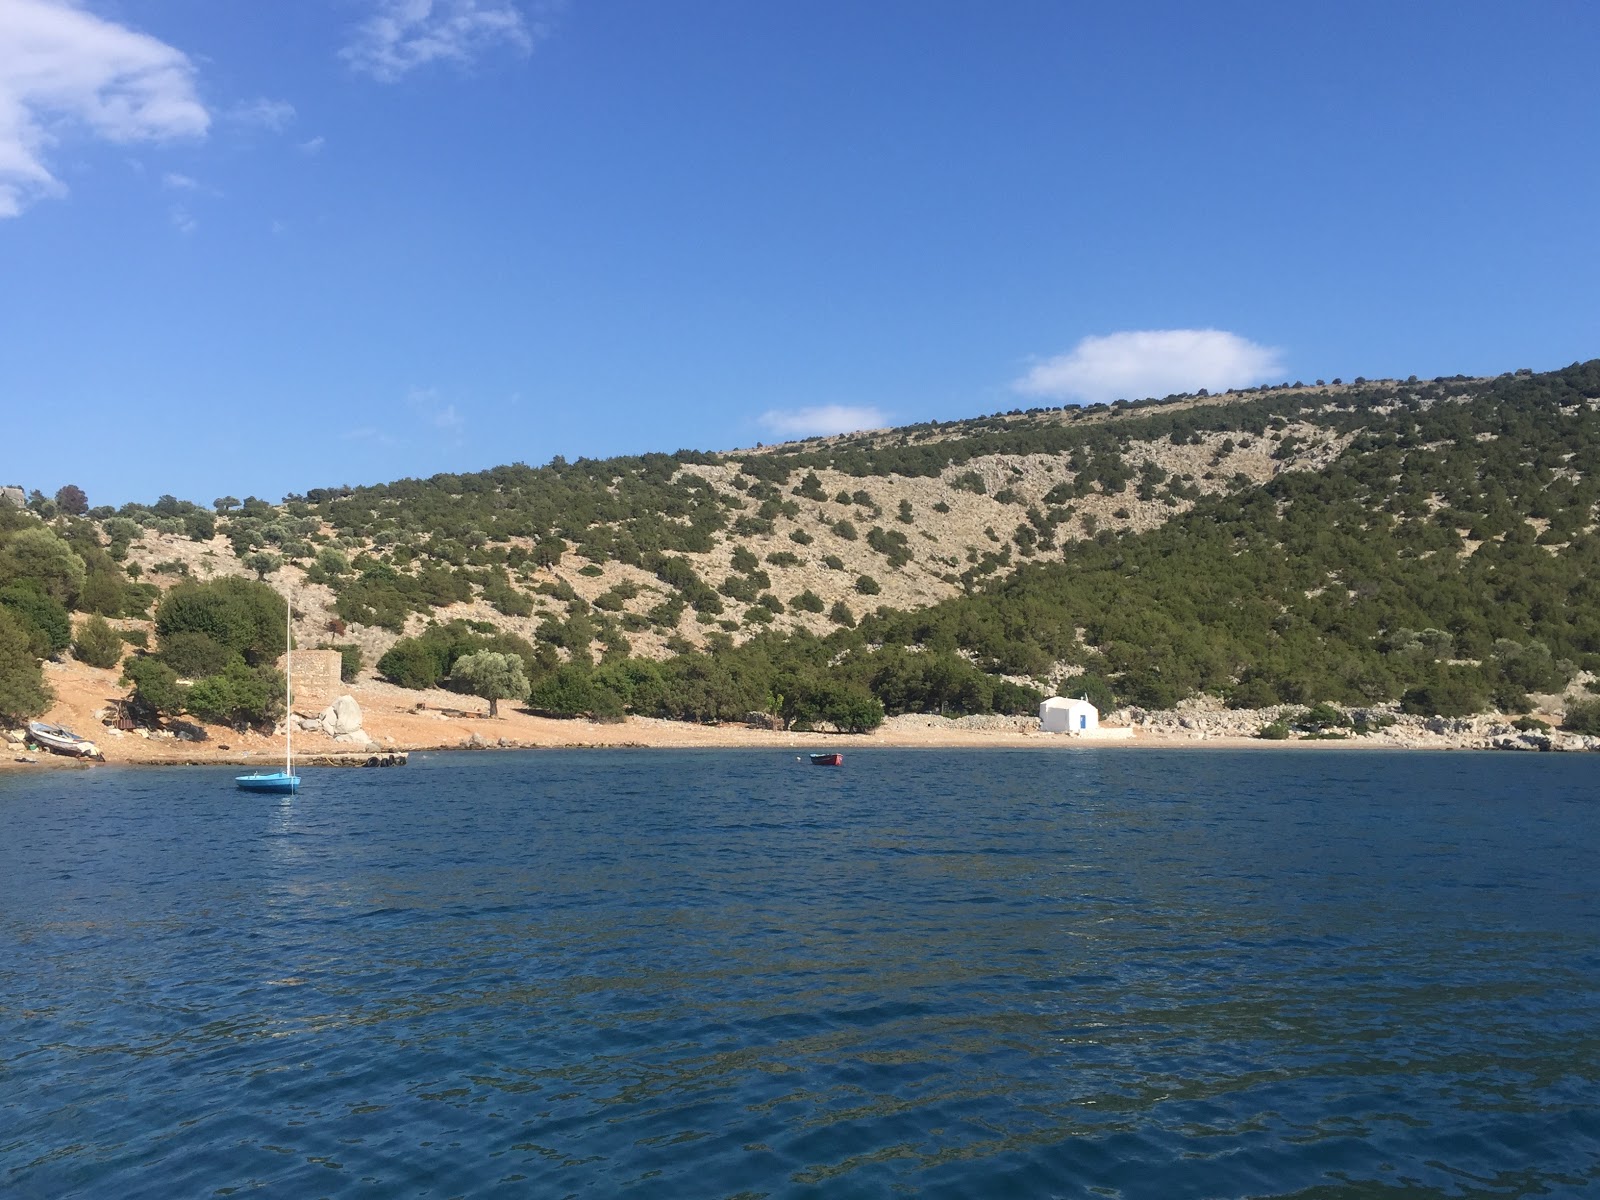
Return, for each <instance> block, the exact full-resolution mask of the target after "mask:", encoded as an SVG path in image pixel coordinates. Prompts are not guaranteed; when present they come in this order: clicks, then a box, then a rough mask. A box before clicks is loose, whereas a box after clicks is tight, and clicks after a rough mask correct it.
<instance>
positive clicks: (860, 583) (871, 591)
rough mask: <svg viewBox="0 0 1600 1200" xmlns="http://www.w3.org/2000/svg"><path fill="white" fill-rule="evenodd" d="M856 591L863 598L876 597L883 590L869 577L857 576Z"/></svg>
mask: <svg viewBox="0 0 1600 1200" xmlns="http://www.w3.org/2000/svg"><path fill="white" fill-rule="evenodd" d="M856 591H858V592H860V593H861V594H862V595H863V596H876V595H877V594H878V593H879V592H881V591H883V588H882V587H881V586H879V584H878V581H877V580H876V579H874V578H873V577H872V576H871V575H858V576H856Z"/></svg>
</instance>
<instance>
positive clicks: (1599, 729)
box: [1561, 700, 1600, 737]
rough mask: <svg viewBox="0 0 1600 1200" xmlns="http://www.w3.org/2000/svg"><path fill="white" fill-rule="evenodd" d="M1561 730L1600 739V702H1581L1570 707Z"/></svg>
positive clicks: (1562, 722)
mask: <svg viewBox="0 0 1600 1200" xmlns="http://www.w3.org/2000/svg"><path fill="white" fill-rule="evenodd" d="M1561 728H1563V729H1565V730H1567V731H1568V732H1569V733H1583V734H1588V735H1589V736H1590V737H1600V700H1579V701H1576V702H1575V703H1573V704H1570V705H1568V706H1567V712H1566V716H1565V717H1563V718H1562V721H1561Z"/></svg>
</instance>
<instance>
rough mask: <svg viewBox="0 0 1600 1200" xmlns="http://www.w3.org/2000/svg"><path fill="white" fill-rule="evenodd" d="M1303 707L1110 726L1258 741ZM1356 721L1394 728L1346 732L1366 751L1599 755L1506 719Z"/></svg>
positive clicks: (1196, 707) (1141, 717)
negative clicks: (1374, 748)
mask: <svg viewBox="0 0 1600 1200" xmlns="http://www.w3.org/2000/svg"><path fill="white" fill-rule="evenodd" d="M1305 707H1306V706H1305V705H1302V704H1282V705H1278V706H1276V707H1273V708H1224V707H1223V706H1222V705H1221V703H1220V702H1219V701H1217V700H1215V699H1213V698H1210V697H1198V698H1195V699H1190V700H1185V701H1183V702H1182V703H1180V704H1179V705H1178V707H1177V708H1175V709H1164V710H1151V709H1143V708H1125V709H1122V710H1120V711H1118V712H1115V713H1112V714H1111V715H1110V716H1109V717H1108V718H1107V719H1106V723H1107V724H1110V725H1132V726H1133V727H1134V728H1135V729H1141V730H1145V731H1148V732H1150V733H1155V734H1161V735H1165V736H1168V737H1180V738H1181V737H1189V738H1191V739H1193V740H1195V741H1206V740H1208V739H1211V738H1253V737H1256V736H1257V735H1258V734H1259V733H1260V732H1261V730H1262V729H1263V728H1264V727H1265V726H1268V725H1271V724H1273V723H1274V722H1277V721H1292V720H1293V719H1294V718H1296V717H1297V716H1299V715H1300V714H1301V713H1303V712H1304V711H1305ZM1340 711H1341V712H1343V713H1344V714H1345V715H1346V716H1347V717H1349V718H1350V719H1351V720H1364V721H1365V723H1367V724H1368V725H1376V724H1378V723H1379V722H1380V721H1384V722H1392V724H1386V725H1385V726H1384V727H1383V728H1381V729H1374V730H1373V731H1372V732H1370V733H1365V734H1356V733H1353V732H1351V731H1348V730H1341V731H1338V732H1344V733H1347V734H1348V735H1349V740H1351V741H1357V742H1360V743H1361V744H1363V745H1372V746H1390V747H1405V748H1409V749H1421V750H1426V749H1434V750H1600V738H1594V737H1587V736H1585V735H1583V734H1580V733H1565V732H1562V731H1561V730H1555V729H1552V730H1549V731H1543V730H1531V731H1525V730H1519V729H1517V728H1516V727H1515V726H1514V725H1512V724H1511V723H1510V722H1509V721H1507V720H1506V719H1505V718H1503V717H1498V716H1473V717H1418V716H1412V715H1410V714H1408V713H1402V712H1398V711H1396V709H1395V707H1394V706H1392V705H1391V706H1374V707H1371V708H1347V709H1340Z"/></svg>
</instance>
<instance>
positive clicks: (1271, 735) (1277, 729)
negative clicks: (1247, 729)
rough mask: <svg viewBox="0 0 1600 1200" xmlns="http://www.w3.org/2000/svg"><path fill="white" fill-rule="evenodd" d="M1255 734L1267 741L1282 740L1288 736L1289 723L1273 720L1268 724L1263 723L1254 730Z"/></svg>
mask: <svg viewBox="0 0 1600 1200" xmlns="http://www.w3.org/2000/svg"><path fill="white" fill-rule="evenodd" d="M1256 736H1257V737H1258V738H1264V739H1265V740H1267V741H1269V742H1281V741H1284V740H1285V739H1286V738H1288V737H1289V736H1290V733H1289V723H1288V722H1287V721H1273V722H1272V723H1271V724H1270V725H1263V726H1262V727H1261V728H1260V729H1258V730H1256Z"/></svg>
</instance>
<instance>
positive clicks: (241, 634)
mask: <svg viewBox="0 0 1600 1200" xmlns="http://www.w3.org/2000/svg"><path fill="white" fill-rule="evenodd" d="M286 615H287V614H286V612H285V601H284V599H283V597H282V596H280V595H279V594H278V593H277V592H276V591H274V590H273V589H272V588H270V587H268V586H267V585H265V584H262V583H252V582H250V581H248V580H244V579H239V578H236V577H232V576H225V577H223V578H221V579H213V580H210V581H208V582H205V583H180V584H179V585H178V586H177V587H175V588H173V589H172V590H171V591H170V592H168V593H167V595H166V597H165V598H164V599H163V600H162V601H161V604H160V605H159V606H158V607H157V609H156V634H157V635H158V636H159V637H160V638H161V640H162V642H161V644H162V649H163V653H164V652H165V649H166V646H167V639H169V638H171V637H173V636H175V635H178V634H184V633H199V634H204V635H205V636H206V637H208V638H209V639H211V641H212V642H214V643H216V644H217V645H219V646H222V647H224V648H225V649H227V650H229V651H232V652H233V653H235V654H238V655H240V656H241V657H242V658H243V659H244V660H245V661H246V662H248V663H250V664H251V665H260V664H262V663H270V662H272V661H273V660H274V659H276V658H277V657H278V656H279V655H281V654H282V653H283V652H284V649H285V646H284V623H285V617H286Z"/></svg>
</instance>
